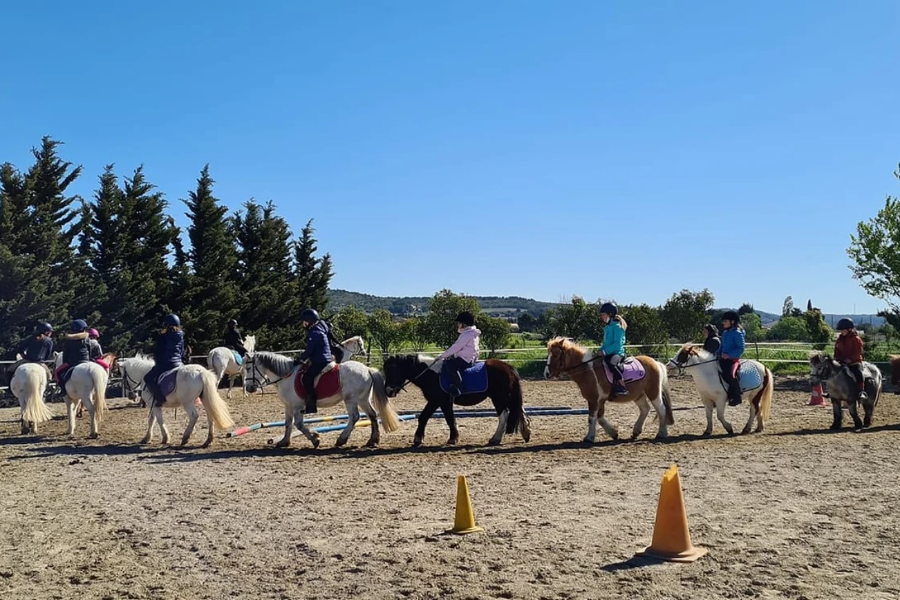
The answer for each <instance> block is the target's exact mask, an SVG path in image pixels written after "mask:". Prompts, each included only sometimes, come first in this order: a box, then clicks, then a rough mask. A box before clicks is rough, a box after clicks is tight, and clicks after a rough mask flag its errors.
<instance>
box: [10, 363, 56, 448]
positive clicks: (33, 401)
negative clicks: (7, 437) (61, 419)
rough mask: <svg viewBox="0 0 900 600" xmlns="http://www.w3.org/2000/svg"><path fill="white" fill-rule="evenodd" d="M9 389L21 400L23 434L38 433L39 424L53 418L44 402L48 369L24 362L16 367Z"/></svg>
mask: <svg viewBox="0 0 900 600" xmlns="http://www.w3.org/2000/svg"><path fill="white" fill-rule="evenodd" d="M9 389H10V390H11V391H12V393H13V396H15V397H16V398H17V399H18V400H19V409H20V411H21V417H22V434H23V435H25V434H27V433H37V432H38V425H39V424H40V423H44V422H46V421H49V420H50V419H52V418H53V413H52V412H51V411H50V409H49V408H47V405H46V404H44V392H45V391H46V390H47V369H46V367H44V365H40V364H37V363H22V364H21V365H19V368H18V369H16V372H15V374H14V375H13V378H12V381H10V382H9Z"/></svg>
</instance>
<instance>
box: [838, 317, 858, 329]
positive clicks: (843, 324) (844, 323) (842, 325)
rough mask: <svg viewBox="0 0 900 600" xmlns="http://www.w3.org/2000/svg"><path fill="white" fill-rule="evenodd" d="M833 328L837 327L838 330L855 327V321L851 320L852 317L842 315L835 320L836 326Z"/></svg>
mask: <svg viewBox="0 0 900 600" xmlns="http://www.w3.org/2000/svg"><path fill="white" fill-rule="evenodd" d="M835 329H837V330H838V331H840V330H841V329H856V323H854V322H853V319H848V318H847V317H844V318H843V319H841V320H840V321H838V322H837V327H836V328H835Z"/></svg>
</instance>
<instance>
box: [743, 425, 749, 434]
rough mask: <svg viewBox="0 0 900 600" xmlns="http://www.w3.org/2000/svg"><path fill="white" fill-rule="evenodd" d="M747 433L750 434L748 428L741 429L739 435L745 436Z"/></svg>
mask: <svg viewBox="0 0 900 600" xmlns="http://www.w3.org/2000/svg"><path fill="white" fill-rule="evenodd" d="M748 433H750V428H749V427H744V428H743V429H741V435H747V434H748Z"/></svg>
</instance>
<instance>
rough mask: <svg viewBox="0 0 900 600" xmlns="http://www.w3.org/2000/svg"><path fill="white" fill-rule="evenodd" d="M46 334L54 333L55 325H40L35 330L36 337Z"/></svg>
mask: <svg viewBox="0 0 900 600" xmlns="http://www.w3.org/2000/svg"><path fill="white" fill-rule="evenodd" d="M45 333H53V325H51V324H50V323H38V324H37V326H36V327H35V328H34V335H43V334H45Z"/></svg>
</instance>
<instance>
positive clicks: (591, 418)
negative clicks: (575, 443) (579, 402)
mask: <svg viewBox="0 0 900 600" xmlns="http://www.w3.org/2000/svg"><path fill="white" fill-rule="evenodd" d="M599 411H600V401H599V400H598V399H596V398H594V399H588V430H587V433H586V434H585V436H584V439H583V441H584V442H585V443H588V444H593V443H594V442H595V441H597V413H598V412H599Z"/></svg>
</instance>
